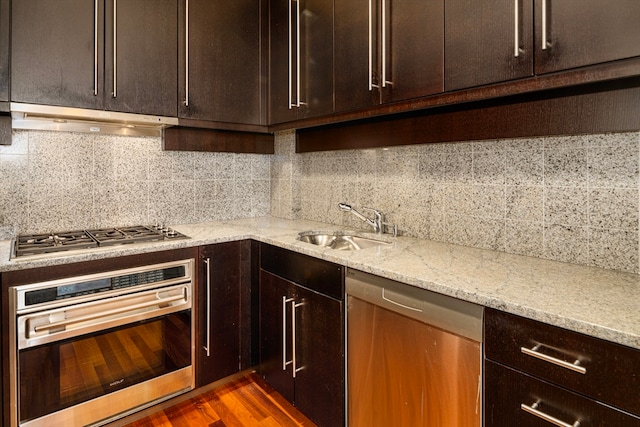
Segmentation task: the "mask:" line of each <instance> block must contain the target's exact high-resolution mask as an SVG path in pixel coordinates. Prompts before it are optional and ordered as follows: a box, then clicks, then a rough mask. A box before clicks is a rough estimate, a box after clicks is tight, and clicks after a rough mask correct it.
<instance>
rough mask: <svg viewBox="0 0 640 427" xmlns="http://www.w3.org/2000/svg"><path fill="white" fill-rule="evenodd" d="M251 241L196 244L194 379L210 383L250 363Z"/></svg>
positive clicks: (203, 383) (200, 382)
mask: <svg viewBox="0 0 640 427" xmlns="http://www.w3.org/2000/svg"><path fill="white" fill-rule="evenodd" d="M250 263H251V260H250V242H249V241H237V242H226V243H218V244H214V245H208V246H202V247H200V254H199V265H198V297H197V304H198V305H197V310H198V311H197V315H196V319H197V320H196V322H197V323H196V348H197V351H196V385H197V386H198V387H201V386H204V385H206V384H209V383H212V382H214V381H217V380H219V379H222V378H224V377H227V376H229V375H232V374H234V373H236V372H239V371H240V370H242V369H246V368H248V367H249V364H250V360H249V359H250V347H249V345H248V340H249V336H250V328H251V324H250V322H247V321H246V318H247V316H246V314H247V312H248V311H250V310H251V283H250V269H251V266H250Z"/></svg>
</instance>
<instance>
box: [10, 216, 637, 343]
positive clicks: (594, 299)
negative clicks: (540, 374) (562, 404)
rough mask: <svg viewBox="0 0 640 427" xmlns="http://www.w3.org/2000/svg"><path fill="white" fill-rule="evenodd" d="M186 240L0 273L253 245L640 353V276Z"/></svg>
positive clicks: (399, 248)
mask: <svg viewBox="0 0 640 427" xmlns="http://www.w3.org/2000/svg"><path fill="white" fill-rule="evenodd" d="M175 229H176V230H178V231H180V232H182V233H184V234H186V235H188V236H190V237H191V239H188V240H175V241H168V242H161V243H146V244H145V243H139V244H132V245H124V246H116V247H110V248H98V249H90V250H78V251H73V252H65V253H64V254H46V255H39V256H35V257H28V258H24V259H18V260H10V259H9V255H10V249H11V242H10V241H6V240H5V241H0V272H2V271H10V270H20V269H27V268H36V267H45V266H50V265H57V264H67V263H73V262H80V261H88V260H96V259H102V258H110V257H116V256H126V255H133V254H138V253H146V252H154V251H159V250H166V249H175V248H180V247H189V246H199V245H206V244H211V243H220V242H225V241H232V240H241V239H246V238H250V239H255V240H258V241H261V242H265V243H269V244H272V245H275V246H280V247H283V248H286V249H290V250H293V251H296V252H301V253H304V254H307V255H311V256H314V257H317V258H322V259H324V260H327V261H331V262H334V263H338V264H342V265H344V266H347V267H350V268H354V269H358V270H361V271H365V272H368V273H372V274H377V275H379V276H383V277H387V278H389V279H393V280H397V281H400V282H403V283H407V284H408V285H412V286H417V287H420V288H425V289H429V290H432V291H435V292H439V293H442V294H446V295H449V296H453V297H456V298H460V299H463V300H466V301H470V302H474V303H477V304H481V305H484V306H487V307H493V308H497V309H500V310H504V311H506V312H509V313H513V314H518V315H521V316H524V317H528V318H531V319H534V320H539V321H542V322H545V323H548V324H552V325H556V326H560V327H563V328H566V329H569V330H573V331H577V332H582V333H585V334H587V335H591V336H594V337H598V338H602V339H605V340H609V341H613V342H617V343H620V344H623V345H627V346H630V347H634V348H637V349H640V276H638V275H635V274H631V273H625V272H619V271H611V270H603V269H599V268H594V267H585V266H580V265H574V264H567V263H561V262H557V261H548V260H543V259H538V258H532V257H526V256H519V255H512V254H506V253H502V252H495V251H490V250H484V249H475V248H469V247H464V246H457V245H452V244H448V243H441V242H435V241H429V240H422V239H415V238H409V237H396V238H393V237H391V236H386V235H385V236H384V239H385V240H387V241H389V242H391V244H389V245H383V246H378V247H374V248H368V249H363V250H360V251H336V250H333V249H330V248H323V247H318V246H315V245H312V244H308V243H303V242H300V241H298V240H296V237H297V236H298V233H299V232H301V231H306V230H316V231H331V230H337V229H339V227H337V226H333V225H328V224H323V223H318V222H311V221H291V220H284V219H277V218H269V217H267V218H256V219H244V220H235V221H225V222H209V223H202V224H189V225H176V226H175Z"/></svg>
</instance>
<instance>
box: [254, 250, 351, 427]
mask: <svg viewBox="0 0 640 427" xmlns="http://www.w3.org/2000/svg"><path fill="white" fill-rule="evenodd" d="M265 248H266V250H265ZM278 255H282V256H284V258H285V259H288V258H289V257H291V258H293V261H294V263H296V265H295V266H294V268H295V269H296V270H298V269H299V271H302V272H304V271H307V272H316V273H319V277H320V278H321V277H322V275H323V274H322V273H323V271H322V269H323V268H325V267H326V268H327V270H324V272H325V273H326V272H327V271H328V272H329V274H328V276H333V277H336V278H337V280H338V281H337V283H335V284H336V286H337V287H338V288H342V286H343V284H342V280H343V279H342V278H341V274H342V267H339V266H334V265H333V264H330V263H327V262H325V261H322V260H318V259H313V258H309V257H307V256H306V255H301V254H296V253H289V252H288V251H285V250H284V249H279V248H274V247H271V246H267V245H263V246H262V260H263V262H262V266H261V267H262V268H261V270H260V365H259V368H258V370H259V373H260V374H261V375H262V377H263V378H264V379H265V380H266V381H267V382H268V383H269V384H270V385H271V386H273V387H274V388H275V389H276V390H277V391H278V392H279V393H280V394H282V396H284V397H285V398H286V399H287V400H289V401H290V402H292V403H293V404H294V405H295V406H296V407H297V408H298V409H299V410H300V411H301V412H302V413H304V414H305V415H306V416H307V417H308V418H310V419H311V420H312V421H313V422H314V423H316V424H317V425H319V426H326V427H335V426H341V425H344V338H343V336H344V335H343V330H344V320H343V319H344V312H343V306H344V304H343V302H342V300H341V299H337V298H333V297H330V296H328V295H326V294H323V293H320V292H317V291H315V290H313V289H310V288H307V287H306V286H301V285H300V284H299V283H296V282H294V281H292V280H287V279H286V278H283V277H281V276H280V275H279V274H284V275H287V272H286V271H278V273H279V274H278V275H277V274H274V273H273V272H271V271H265V268H269V267H268V266H267V265H266V264H269V261H267V262H266V263H265V262H264V259H265V257H270V256H271V260H272V261H274V262H273V266H274V267H275V269H278V270H280V268H279V267H278V266H277V264H279V265H283V266H284V265H285V264H284V263H281V261H285V260H284V259H283V258H279V257H278ZM308 264H313V265H314V266H315V267H318V266H319V267H320V270H318V269H315V268H314V267H313V266H312V267H310V268H307V269H306V270H305V265H308ZM290 265H291V264H290ZM286 268H287V267H286V266H285V267H284V269H286ZM293 275H294V276H295V272H294V273H293ZM289 278H290V279H293V277H291V276H289Z"/></svg>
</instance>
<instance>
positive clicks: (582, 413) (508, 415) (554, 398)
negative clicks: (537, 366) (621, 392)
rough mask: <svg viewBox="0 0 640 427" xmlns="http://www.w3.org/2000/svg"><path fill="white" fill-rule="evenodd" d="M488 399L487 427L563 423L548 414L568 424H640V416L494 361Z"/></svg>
mask: <svg viewBox="0 0 640 427" xmlns="http://www.w3.org/2000/svg"><path fill="white" fill-rule="evenodd" d="M484 399H485V423H484V425H485V427H504V426H516V425H517V426H532V427H535V426H540V427H546V426H550V425H562V424H554V423H553V422H550V421H549V420H548V419H547V420H545V419H544V416H545V415H546V416H549V417H553V418H554V419H556V420H560V421H562V422H564V423H566V425H568V426H573V425H577V424H574V423H575V422H576V421H577V422H579V423H580V424H579V426H580V427H622V426H624V427H637V426H640V418H637V417H635V416H633V415H629V414H627V413H624V412H621V411H618V410H616V409H613V408H611V407H610V406H607V405H604V404H602V403H600V402H597V401H595V400H591V399H588V398H586V397H584V396H581V395H579V394H576V393H573V392H571V391H568V390H565V389H563V388H560V387H556V386H554V385H552V384H550V383H547V382H545V381H542V380H539V379H537V378H535V377H532V376H530V375H527V374H524V373H522V372H518V371H516V370H513V369H511V368H508V367H506V366H503V365H500V364H498V363H494V362H491V361H486V362H485V396H484ZM536 411H537V415H536V414H535V413H531V412H536Z"/></svg>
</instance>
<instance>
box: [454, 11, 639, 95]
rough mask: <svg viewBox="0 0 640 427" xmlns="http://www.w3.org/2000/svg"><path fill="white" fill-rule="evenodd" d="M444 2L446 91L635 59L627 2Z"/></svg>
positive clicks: (634, 27)
mask: <svg viewBox="0 0 640 427" xmlns="http://www.w3.org/2000/svg"><path fill="white" fill-rule="evenodd" d="M445 1H446V8H445V10H446V12H445V52H446V55H445V58H446V60H445V89H446V90H447V91H450V90H456V89H463V88H470V87H474V86H481V85H485V84H491V83H497V82H502V81H508V80H514V79H519V78H525V77H531V76H533V75H534V74H536V75H538V74H545V73H551V72H556V71H564V70H569V69H573V68H578V67H583V66H588V65H594V64H599V63H604V62H609V61H615V60H618V59H625V58H631V57H634V56H640V25H638V22H640V2H637V1H634V0H615V1H612V2H608V3H604V2H601V1H598V0H587V1H582V0H568V1H564V0H563V1H557V0H535V1H534V0H497V1H473V0H445ZM534 22H535V26H534ZM543 27H544V31H543ZM534 64H535V65H534Z"/></svg>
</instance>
